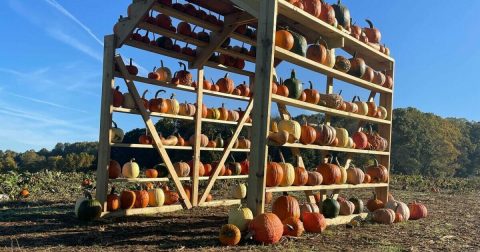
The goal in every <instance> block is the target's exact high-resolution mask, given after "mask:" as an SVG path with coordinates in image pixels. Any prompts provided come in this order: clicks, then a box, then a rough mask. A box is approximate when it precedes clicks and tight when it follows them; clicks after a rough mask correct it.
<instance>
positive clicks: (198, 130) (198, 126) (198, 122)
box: [190, 67, 204, 206]
mask: <svg viewBox="0 0 480 252" xmlns="http://www.w3.org/2000/svg"><path fill="white" fill-rule="evenodd" d="M203 71H204V70H203V67H202V68H199V69H198V70H197V113H196V114H195V136H196V138H195V145H194V146H193V167H192V169H193V171H192V198H191V199H190V200H191V201H192V205H193V206H198V189H199V182H198V181H199V180H198V177H199V176H198V175H199V174H198V164H199V163H200V155H201V150H200V135H201V134H202V107H203Z"/></svg>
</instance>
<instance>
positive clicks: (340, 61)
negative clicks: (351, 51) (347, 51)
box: [333, 56, 352, 73]
mask: <svg viewBox="0 0 480 252" xmlns="http://www.w3.org/2000/svg"><path fill="white" fill-rule="evenodd" d="M351 67H352V65H351V64H350V60H348V59H347V58H345V57H343V56H337V57H336V58H335V65H334V66H333V68H334V69H337V70H338V71H340V72H343V73H347V72H348V71H350V68H351Z"/></svg>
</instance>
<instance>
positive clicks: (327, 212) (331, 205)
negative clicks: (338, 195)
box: [322, 197, 340, 219]
mask: <svg viewBox="0 0 480 252" xmlns="http://www.w3.org/2000/svg"><path fill="white" fill-rule="evenodd" d="M339 213H340V204H339V203H338V201H336V200H334V199H333V197H330V198H327V199H325V200H324V201H323V202H322V214H323V215H324V216H325V218H329V219H332V218H336V217H337V216H338V214H339Z"/></svg>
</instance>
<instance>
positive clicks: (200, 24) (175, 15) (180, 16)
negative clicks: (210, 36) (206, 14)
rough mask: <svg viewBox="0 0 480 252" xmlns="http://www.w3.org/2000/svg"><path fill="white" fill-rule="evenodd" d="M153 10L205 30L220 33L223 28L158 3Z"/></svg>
mask: <svg viewBox="0 0 480 252" xmlns="http://www.w3.org/2000/svg"><path fill="white" fill-rule="evenodd" d="M152 9H153V10H154V11H157V12H160V13H163V14H165V15H167V16H170V17H172V18H176V19H180V20H183V21H186V22H187V23H191V24H193V25H196V26H198V27H202V28H205V29H207V30H210V31H213V32H220V31H221V30H222V27H220V26H219V25H216V24H212V23H209V22H205V21H204V20H201V19H199V18H196V17H192V16H190V15H188V14H187V13H184V12H181V11H177V10H175V9H173V8H172V7H169V6H165V5H163V4H159V3H156V4H154V5H153V7H152Z"/></svg>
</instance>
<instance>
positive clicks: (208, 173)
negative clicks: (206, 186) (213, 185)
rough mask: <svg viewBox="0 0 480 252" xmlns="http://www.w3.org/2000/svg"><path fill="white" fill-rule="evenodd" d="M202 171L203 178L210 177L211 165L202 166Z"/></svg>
mask: <svg viewBox="0 0 480 252" xmlns="http://www.w3.org/2000/svg"><path fill="white" fill-rule="evenodd" d="M203 169H204V173H203V175H204V176H210V174H211V173H212V165H211V164H204V165H203Z"/></svg>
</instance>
